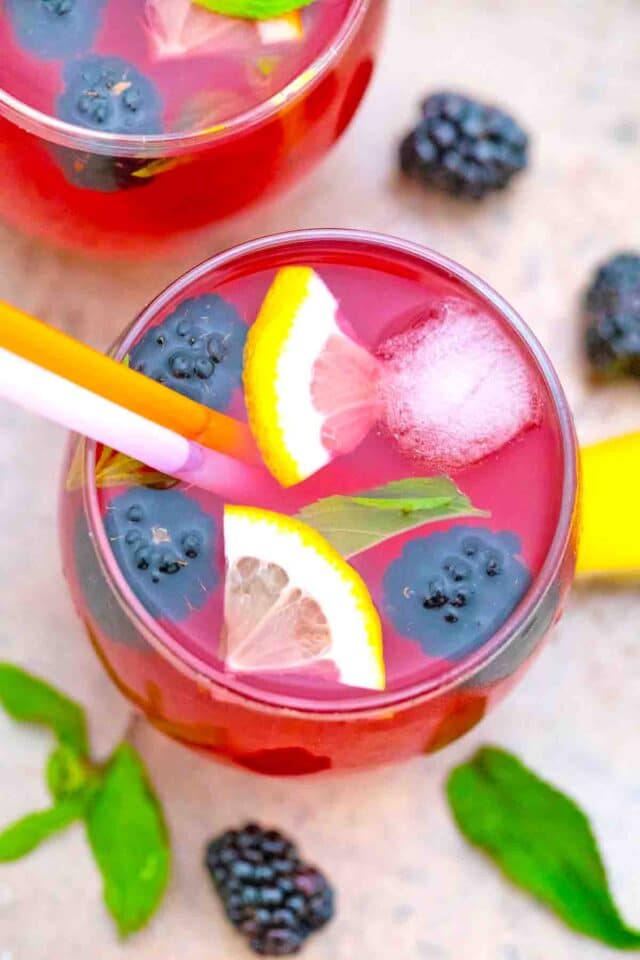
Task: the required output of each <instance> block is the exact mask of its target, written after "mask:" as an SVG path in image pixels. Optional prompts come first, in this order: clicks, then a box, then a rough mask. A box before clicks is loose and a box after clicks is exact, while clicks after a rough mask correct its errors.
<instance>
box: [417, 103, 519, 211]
mask: <svg viewBox="0 0 640 960" xmlns="http://www.w3.org/2000/svg"><path fill="white" fill-rule="evenodd" d="M528 144H529V141H528V137H527V134H526V133H525V132H524V130H523V129H522V128H521V127H520V126H519V125H518V124H517V123H516V121H515V120H514V119H513V118H512V117H510V116H509V115H508V114H506V113H504V112H503V111H502V110H499V109H497V108H496V107H492V106H488V105H485V104H482V103H478V102H477V101H475V100H471V99H470V98H469V97H465V96H461V95H460V94H457V93H435V94H432V95H431V96H430V97H428V98H427V99H426V100H425V101H424V103H423V104H422V118H421V120H420V123H419V124H418V125H417V127H416V128H415V129H414V130H412V131H411V133H409V134H408V135H407V136H406V137H405V138H404V140H403V141H402V143H401V145H400V166H401V168H402V170H403V171H404V173H406V174H408V175H409V176H411V177H414V178H415V179H416V180H419V181H421V182H422V183H424V184H425V185H426V186H430V187H435V188H436V189H438V190H443V191H445V192H446V193H450V194H453V195H455V196H464V197H471V198H473V199H480V198H481V197H483V196H484V195H485V194H486V193H488V192H490V191H491V190H500V189H502V188H503V187H505V186H506V185H507V183H508V182H509V180H510V179H511V178H512V177H513V176H514V174H516V173H518V171H520V170H523V169H524V168H525V167H526V165H527V154H528Z"/></svg>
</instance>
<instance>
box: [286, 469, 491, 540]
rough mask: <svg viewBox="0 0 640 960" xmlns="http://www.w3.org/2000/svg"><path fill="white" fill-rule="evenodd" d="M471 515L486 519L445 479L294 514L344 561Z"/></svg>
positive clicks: (401, 483) (415, 481) (412, 481)
mask: <svg viewBox="0 0 640 960" xmlns="http://www.w3.org/2000/svg"><path fill="white" fill-rule="evenodd" d="M471 516H476V517H482V516H487V514H486V513H484V512H482V511H480V510H476V509H475V507H473V506H472V504H471V501H470V500H469V498H468V497H466V496H465V495H464V494H463V493H462V492H461V491H460V490H458V488H457V487H456V485H455V483H454V482H453V481H452V480H450V479H449V478H448V477H409V478H407V479H406V480H394V481H392V482H391V483H387V484H385V485H384V486H382V487H374V488H373V489H371V490H364V491H362V492H361V493H357V494H352V495H351V496H340V495H338V496H335V497H325V498H323V499H322V500H316V501H315V503H310V504H308V505H307V506H306V507H303V508H302V510H301V511H300V513H299V514H298V518H299V519H300V520H302V521H303V522H304V523H307V524H309V526H310V527H314V528H315V529H316V530H317V531H318V532H319V533H321V534H322V535H323V537H325V539H326V540H328V541H329V543H331V544H332V545H333V546H334V547H335V549H336V550H337V551H338V553H341V554H342V556H343V557H352V556H354V555H355V554H356V553H361V552H362V551H363V550H368V549H369V548H370V547H374V546H376V544H378V543H382V542H383V541H384V540H388V539H389V538H390V537H395V536H396V535H397V534H399V533H404V532H405V531H406V530H412V529H414V528H415V527H421V526H422V525H423V524H425V523H434V522H435V521H436V520H449V519H451V518H453V517H471Z"/></svg>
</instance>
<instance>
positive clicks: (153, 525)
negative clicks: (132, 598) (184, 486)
mask: <svg viewBox="0 0 640 960" xmlns="http://www.w3.org/2000/svg"><path fill="white" fill-rule="evenodd" d="M104 529H105V532H106V534H107V537H108V538H109V541H110V543H111V549H112V550H113V553H114V556H115V558H116V560H117V561H118V565H119V567H120V569H121V570H122V573H123V574H124V576H125V578H126V580H127V583H128V584H129V586H130V587H131V589H132V590H133V592H134V593H135V595H136V596H137V597H138V599H139V600H140V602H141V603H142V604H144V606H145V607H146V608H147V610H148V611H149V613H150V614H151V615H152V616H154V617H166V618H167V619H171V620H174V621H178V620H181V619H183V618H184V617H187V616H188V615H189V614H190V613H191V612H192V611H193V610H195V609H199V608H200V607H202V606H203V604H204V603H205V602H206V600H207V598H208V596H209V592H210V591H211V590H212V589H213V587H215V585H216V583H217V581H218V572H217V564H216V560H217V557H216V552H217V537H218V533H219V527H218V524H217V523H216V521H215V520H214V518H213V517H212V516H210V515H209V514H207V513H204V511H203V510H202V509H201V508H200V506H199V504H198V503H196V501H195V500H193V499H192V498H191V497H189V496H187V495H186V494H185V493H183V492H182V491H181V490H177V489H172V490H153V489H151V488H150V487H142V486H135V487H130V488H129V489H128V490H126V491H125V492H124V493H121V494H119V495H118V496H117V497H114V499H113V500H112V501H111V503H110V504H109V506H108V508H107V512H106V515H105V519H104Z"/></svg>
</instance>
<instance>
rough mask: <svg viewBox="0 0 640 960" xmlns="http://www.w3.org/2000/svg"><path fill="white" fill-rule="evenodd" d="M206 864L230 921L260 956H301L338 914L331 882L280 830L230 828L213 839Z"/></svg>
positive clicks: (251, 825)
mask: <svg viewBox="0 0 640 960" xmlns="http://www.w3.org/2000/svg"><path fill="white" fill-rule="evenodd" d="M205 864H206V867H207V870H208V871H209V873H210V874H211V878H212V880H213V882H214V884H215V887H216V890H217V892H218V895H219V896H220V898H221V900H222V903H223V905H224V908H225V911H226V914H227V917H228V918H229V920H230V921H231V923H233V925H234V926H235V927H237V929H238V930H239V931H240V932H241V933H243V934H244V935H245V936H246V937H248V939H249V942H250V945H251V948H252V950H254V951H255V952H256V953H259V954H262V955H265V956H273V957H284V956H289V955H290V954H293V953H297V952H298V950H299V949H300V947H301V946H302V944H303V943H304V941H305V940H306V938H307V937H308V936H309V934H310V933H313V931H314V930H319V929H320V927H322V926H324V925H325V924H326V923H328V921H329V920H331V918H332V916H333V913H334V898H333V891H332V890H331V887H330V886H329V884H328V883H327V880H326V879H325V877H324V876H323V874H322V873H320V871H319V870H317V869H316V868H315V867H310V866H308V865H307V864H304V863H303V862H302V861H301V860H300V858H299V857H298V852H297V850H296V847H295V845H294V844H293V843H292V842H291V841H290V840H289V839H287V837H285V836H283V835H282V834H281V833H278V832H277V831H276V830H263V829H262V828H261V827H259V826H258V825H257V824H255V823H249V824H246V826H244V827H242V829H240V830H229V831H227V832H226V833H223V834H222V835H221V836H220V837H217V838H216V839H214V840H212V841H211V843H210V844H209V846H208V847H207V852H206V859H205Z"/></svg>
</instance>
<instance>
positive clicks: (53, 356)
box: [0, 302, 260, 463]
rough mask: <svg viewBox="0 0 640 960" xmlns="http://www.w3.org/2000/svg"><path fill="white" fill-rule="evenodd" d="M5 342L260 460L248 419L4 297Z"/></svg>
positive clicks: (220, 447)
mask: <svg viewBox="0 0 640 960" xmlns="http://www.w3.org/2000/svg"><path fill="white" fill-rule="evenodd" d="M0 347H4V348H5V349H6V350H10V351H11V352H12V353H15V354H17V355H18V356H20V357H23V358H24V359H25V360H30V361H31V362H32V363H35V364H38V366H40V367H44V368H45V369H46V370H50V371H51V372H52V373H57V374H58V375H59V376H61V377H64V378H65V379H66V380H71V381H73V382H74V383H76V384H78V385H79V386H81V387H84V388H85V389H87V390H91V391H92V392H93V393H97V394H99V395H100V396H102V397H105V398H106V399H107V400H111V401H113V402H114V403H116V404H118V405H119V406H121V407H126V409H127V410H131V411H133V412H134V413H138V414H140V416H142V417H146V419H147V420H152V421H153V422H154V423H158V424H160V425H161V426H163V427H167V428H168V429H169V430H173V431H174V432H175V433H179V434H180V435H181V436H182V437H185V438H186V439H188V440H195V441H196V442H197V443H201V444H202V445H203V446H205V447H209V448H210V449H211V450H216V451H217V452H218V453H224V454H226V455H227V456H229V457H235V458H236V459H239V460H243V461H245V462H246V463H259V462H260V456H259V453H258V451H257V447H256V445H255V442H254V440H253V437H252V435H251V431H250V430H249V427H248V426H247V425H246V424H244V423H240V421H238V420H234V419H233V418H232V417H227V416H226V415H225V414H223V413H218V412H217V411H216V410H210V409H209V407H205V406H203V405H202V404H201V403H196V401H194V400H190V399H189V398H188V397H184V396H182V394H180V393H176V391H175V390H171V389H169V387H165V386H163V385H162V384H161V383H158V382H157V381H156V380H151V379H150V378H149V377H145V376H144V375H143V374H141V373H137V372H136V371H135V370H131V369H130V368H129V367H127V366H126V365H125V364H123V363H118V362H117V361H115V360H113V359H112V358H111V357H108V356H105V355H104V354H102V353H99V352H98V351H97V350H93V349H92V348H91V347H88V346H86V344H84V343H81V342H80V341H79V340H74V339H73V337H69V336H67V334H65V333H62V332H61V331H60V330H56V329H54V328H53V327H49V326H48V325H47V324H46V323H43V322H42V321H41V320H36V319H35V317H31V316H29V315H28V314H26V313H23V312H22V311H21V310H17V309H16V308H15V307H12V306H10V305H9V304H6V303H1V302H0Z"/></svg>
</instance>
